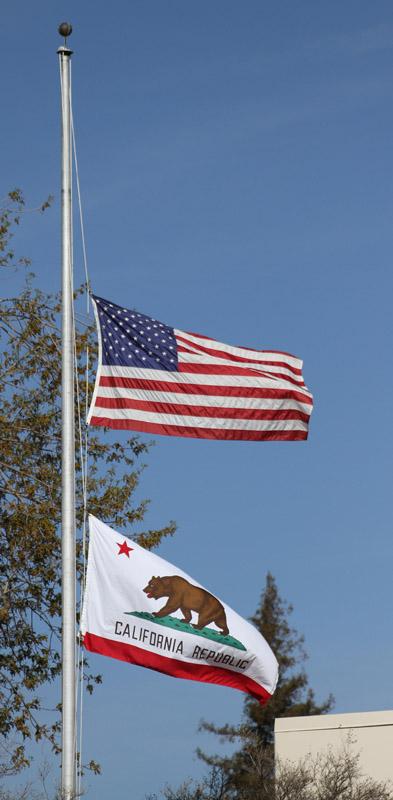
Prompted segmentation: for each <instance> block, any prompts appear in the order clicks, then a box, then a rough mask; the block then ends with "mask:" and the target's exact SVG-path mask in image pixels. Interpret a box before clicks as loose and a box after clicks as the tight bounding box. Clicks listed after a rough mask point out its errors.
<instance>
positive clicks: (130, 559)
mask: <svg viewBox="0 0 393 800" xmlns="http://www.w3.org/2000/svg"><path fill="white" fill-rule="evenodd" d="M89 527H90V544H89V559H88V566H87V581H86V590H85V596H84V604H83V611H82V621H81V630H82V634H83V642H84V646H85V647H86V649H87V650H90V651H91V652H93V653H101V655H104V656H110V657H111V658H117V659H120V660H121V661H128V662H129V663H130V664H139V665H140V666H142V667H148V668H149V669H154V670H158V671H159V672H164V673H165V674H167V675H173V676H174V677H175V678H189V679H190V680H194V681H205V682H207V683H219V684H221V685H222V686H232V687H233V688H234V689H240V690H241V691H243V692H247V693H248V694H250V695H252V696H253V697H256V698H257V699H258V700H259V701H260V703H262V704H264V703H266V701H267V700H268V699H269V697H270V696H271V695H272V694H273V692H274V689H275V686H276V683H277V677H278V667H277V660H276V658H275V656H274V655H273V653H272V651H271V649H270V647H269V645H268V644H267V642H266V641H265V639H264V638H263V636H261V634H260V633H259V632H258V631H257V629H256V628H254V626H253V625H251V624H250V623H249V622H247V621H246V620H245V619H243V618H242V617H240V616H239V614H236V612H235V611H232V609H231V608H230V607H229V606H227V605H226V604H225V603H223V602H222V601H221V600H219V599H218V598H217V597H215V595H213V594H211V593H210V592H208V591H207V590H206V589H204V588H203V586H201V585H200V584H199V583H197V581H195V580H194V579H193V578H190V577H189V576H188V575H186V573H185V572H182V570H180V569H178V567H174V566H173V564H169V563H168V561H164V559H162V558H160V557H159V556H157V555H155V554H154V553H151V552H150V551H149V550H145V549H144V548H143V547H140V546H139V545H138V544H136V542H133V541H132V540H131V539H129V538H128V537H127V536H124V535H123V534H120V533H117V532H116V531H114V530H112V528H109V527H108V525H105V524H104V523H103V522H100V521H99V520H98V519H96V518H95V517H93V516H90V519H89Z"/></svg>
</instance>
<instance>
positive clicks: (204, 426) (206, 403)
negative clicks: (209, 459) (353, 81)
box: [87, 297, 312, 441]
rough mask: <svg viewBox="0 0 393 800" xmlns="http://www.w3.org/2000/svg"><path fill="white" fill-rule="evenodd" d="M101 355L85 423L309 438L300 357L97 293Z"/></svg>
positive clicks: (204, 434)
mask: <svg viewBox="0 0 393 800" xmlns="http://www.w3.org/2000/svg"><path fill="white" fill-rule="evenodd" d="M94 303H95V311H96V319H97V326H98V334H99V344H100V355H99V365H98V371H97V377H96V383H95V389H94V394H93V398H92V402H91V407H90V411H89V415H88V420H87V421H88V423H89V424H90V425H103V426H105V427H108V428H123V429H129V430H133V431H143V432H145V433H146V432H147V433H153V434H155V433H159V434H165V435H167V436H194V437H197V438H202V439H247V440H250V439H251V440H258V441H260V440H266V439H274V440H279V441H282V440H295V439H307V432H308V421H309V417H310V414H311V411H312V395H311V394H310V392H309V391H308V389H307V387H306V386H305V384H304V381H303V377H302V361H300V360H299V359H298V358H296V357H295V356H291V355H289V354H288V353H282V352H279V351H275V350H253V349H251V348H248V347H233V346H232V345H228V344H223V343H222V342H218V341H216V340H215V339H210V338H209V337H207V336H201V335H200V334H195V333H186V332H185V331H181V330H177V329H176V328H171V327H170V326H169V325H164V323H162V322H159V321H158V320H156V319H153V318H152V317H148V316H146V314H140V313H138V312H137V311H131V310H129V309H127V308H123V307H122V306H118V305H116V304H115V303H110V302H109V301H107V300H103V299H102V298H101V297H94Z"/></svg>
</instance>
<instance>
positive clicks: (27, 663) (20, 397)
mask: <svg viewBox="0 0 393 800" xmlns="http://www.w3.org/2000/svg"><path fill="white" fill-rule="evenodd" d="M48 202H49V201H47V202H46V203H44V204H43V206H42V209H44V208H45V207H46V206H47V205H48ZM24 211H25V208H24V199H23V196H22V194H21V193H20V192H19V191H17V190H16V191H14V192H11V193H10V194H9V195H8V197H7V200H6V202H4V203H3V206H2V208H0V268H4V269H6V268H12V267H16V266H18V265H20V264H23V265H26V264H27V265H28V261H27V260H26V259H19V261H16V259H15V254H14V252H13V249H12V247H11V244H12V243H11V237H12V235H13V232H14V231H15V226H17V225H18V224H19V222H20V219H21V215H22V214H23V213H24ZM59 311H60V305H59V296H53V295H51V294H48V293H47V292H45V291H41V290H40V289H38V288H36V287H35V285H34V277H33V276H31V275H30V276H29V277H28V279H27V282H26V284H25V286H24V288H23V290H22V291H21V292H20V293H19V294H18V295H17V296H15V297H9V298H6V299H3V300H1V301H0V340H1V351H0V396H1V406H0V441H1V456H0V475H1V496H0V569H1V572H0V643H1V653H2V655H1V659H0V699H1V710H0V736H2V737H4V741H6V742H8V743H10V742H13V743H14V742H17V744H15V745H14V746H13V747H12V749H11V752H10V751H9V748H8V752H9V755H10V758H9V767H8V768H9V769H18V768H20V767H22V766H23V765H24V764H25V763H26V754H25V749H24V744H23V741H24V740H26V739H29V738H31V737H35V739H40V738H42V737H47V738H48V739H49V740H50V741H51V743H52V745H53V747H54V748H55V749H56V750H58V747H59V746H58V742H57V733H58V730H59V720H58V718H56V720H55V722H53V721H52V722H50V723H48V722H46V721H45V715H44V713H43V709H42V706H41V700H40V697H39V694H38V690H39V687H41V686H42V685H43V684H45V683H46V682H48V681H54V680H55V679H56V678H58V676H59V673H60V670H61V663H60V648H59V644H60V636H61V620H60V611H61V539H60V520H61V468H60V465H61V395H60V392H61V344H60V329H59ZM87 346H88V347H89V351H90V361H91V363H94V360H95V357H96V350H97V345H96V335H95V329H94V326H93V325H90V324H86V325H84V326H80V325H79V326H78V328H77V332H76V341H75V352H76V362H77V376H78V380H77V381H76V386H75V398H76V408H77V407H78V403H79V405H80V403H81V402H82V398H83V397H84V393H85V379H86V377H85V358H86V355H85V354H86V348H87ZM91 391H92V386H91V385H90V386H89V393H90V395H91ZM84 411H85V409H84V408H83V409H81V414H82V416H83V414H84ZM84 429H85V426H84V422H82V433H84ZM75 430H76V448H75V452H76V520H77V527H78V530H79V531H80V530H81V528H82V525H83V519H84V510H83V509H84V503H83V485H84V481H85V483H86V492H87V497H88V509H89V511H90V512H91V513H92V514H95V515H97V516H98V517H100V519H103V520H104V521H106V522H108V523H109V524H113V525H115V526H116V525H118V526H125V527H127V529H128V530H130V531H132V536H133V537H134V538H135V539H136V540H137V541H138V542H139V543H140V544H142V545H143V546H144V547H147V548H152V547H156V546H157V545H158V544H159V543H160V541H161V540H162V539H163V537H165V536H168V535H171V534H173V533H174V530H175V524H174V523H173V522H169V523H168V524H166V525H164V526H163V527H162V528H159V529H155V530H143V529H142V530H140V527H141V524H142V523H143V520H144V517H145V513H146V510H147V507H148V500H140V499H136V492H137V489H138V485H139V481H140V477H141V472H142V470H143V468H144V464H143V459H144V457H145V456H146V455H147V452H148V449H149V448H148V445H147V444H146V443H144V442H143V441H141V440H140V439H139V437H138V436H132V437H130V438H128V439H125V438H124V437H123V438H122V439H121V441H114V440H113V436H111V441H107V440H106V437H105V432H104V431H103V430H102V429H99V431H98V432H96V431H95V430H94V429H91V430H90V431H89V439H88V460H89V468H88V475H87V477H86V480H85V476H84V471H83V452H82V451H81V447H80V441H79V421H78V417H77V416H76V425H75ZM136 531H139V532H136ZM82 572H83V563H82V542H81V539H80V538H78V541H77V574H78V579H79V581H81V579H82ZM100 680H101V678H100V676H97V675H96V676H93V675H91V674H87V689H88V690H89V691H90V692H91V691H92V690H93V686H94V684H95V683H99V682H100ZM92 767H94V764H92Z"/></svg>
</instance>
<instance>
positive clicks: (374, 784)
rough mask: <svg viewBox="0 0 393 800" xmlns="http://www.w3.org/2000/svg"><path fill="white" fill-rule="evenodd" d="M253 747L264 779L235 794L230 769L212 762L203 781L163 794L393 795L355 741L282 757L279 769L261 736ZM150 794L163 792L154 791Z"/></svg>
mask: <svg viewBox="0 0 393 800" xmlns="http://www.w3.org/2000/svg"><path fill="white" fill-rule="evenodd" d="M254 748H255V751H254V754H253V758H254V759H255V760H256V762H257V763H258V765H259V768H260V769H261V780H260V782H259V783H256V784H255V786H254V787H253V788H252V789H251V790H250V787H242V788H241V787H239V788H238V789H237V792H236V794H234V791H233V786H232V785H231V784H230V783H228V780H227V774H226V771H225V770H224V769H220V768H218V767H212V768H211V769H210V771H209V773H208V775H207V776H206V777H205V778H204V779H203V780H202V781H200V782H195V781H186V782H185V783H183V784H182V785H181V786H179V788H178V789H171V788H170V787H166V788H165V789H164V790H163V792H162V794H161V798H162V800H233V798H236V800H393V792H392V787H391V786H390V785H389V784H388V783H387V782H385V781H378V780H376V779H374V778H371V777H370V776H367V775H364V774H363V773H362V771H361V768H360V764H359V760H360V759H359V755H358V754H356V753H355V752H353V751H352V749H351V747H350V746H345V747H344V748H343V749H342V750H341V751H334V750H332V749H328V750H327V751H325V752H324V753H322V754H320V755H318V756H316V757H315V758H312V757H311V756H308V757H307V758H306V759H305V760H303V761H301V762H300V763H292V762H290V761H285V762H278V763H276V765H275V771H274V768H273V761H272V753H271V750H270V751H269V749H267V748H266V747H263V746H262V744H261V742H260V741H259V743H257V742H256V741H254ZM257 749H258V750H259V753H257ZM147 800H159V798H158V796H157V795H153V796H150V797H148V798H147Z"/></svg>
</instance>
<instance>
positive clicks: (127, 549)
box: [116, 540, 134, 558]
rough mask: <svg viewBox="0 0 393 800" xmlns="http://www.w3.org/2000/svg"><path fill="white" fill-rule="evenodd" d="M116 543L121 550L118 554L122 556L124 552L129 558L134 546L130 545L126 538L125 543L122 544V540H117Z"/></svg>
mask: <svg viewBox="0 0 393 800" xmlns="http://www.w3.org/2000/svg"><path fill="white" fill-rule="evenodd" d="M116 544H117V546H118V548H119V552H118V554H117V555H118V556H121V555H122V554H124V555H125V556H127V558H129V557H130V553H131V550H133V549H134V548H133V547H129V546H128V544H127V542H126V540H124V542H123V544H120V542H116Z"/></svg>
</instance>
